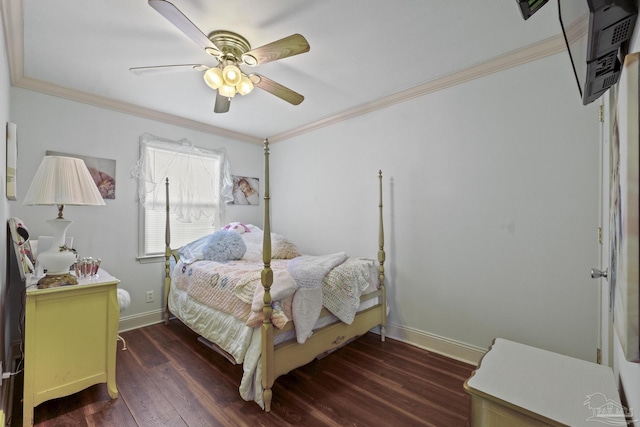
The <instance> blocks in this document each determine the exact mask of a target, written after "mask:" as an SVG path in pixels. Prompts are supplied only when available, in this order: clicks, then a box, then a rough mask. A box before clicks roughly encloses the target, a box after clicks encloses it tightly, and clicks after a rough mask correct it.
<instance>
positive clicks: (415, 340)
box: [118, 309, 487, 365]
mask: <svg viewBox="0 0 640 427" xmlns="http://www.w3.org/2000/svg"><path fill="white" fill-rule="evenodd" d="M163 321H164V310H162V309H159V310H153V311H148V312H146V313H141V314H136V315H133V316H124V317H121V318H120V327H119V328H118V330H119V332H125V331H130V330H132V329H138V328H142V327H145V326H150V325H155V324H156V323H162V322H163ZM386 336H388V337H389V338H393V339H394V340H398V341H402V342H405V343H407V344H410V345H413V346H415V347H419V348H423V349H425V350H428V351H432V352H434V353H438V354H441V355H443V356H446V357H450V358H451V359H455V360H459V361H461V362H465V363H469V364H471V365H477V364H478V362H480V359H481V358H482V356H483V355H484V353H485V352H486V351H487V350H486V349H483V348H480V347H475V346H472V345H469V344H465V343H462V342H459V341H455V340H452V339H449V338H445V337H441V336H439V335H435V334H430V333H428V332H424V331H419V330H417V329H412V328H408V327H406V326H402V325H393V324H388V325H387V328H386Z"/></svg>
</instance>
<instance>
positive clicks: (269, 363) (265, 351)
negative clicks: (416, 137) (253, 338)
mask: <svg viewBox="0 0 640 427" xmlns="http://www.w3.org/2000/svg"><path fill="white" fill-rule="evenodd" d="M269 200H270V198H269V140H268V139H265V140H264V224H263V229H264V231H263V238H262V261H263V262H264V269H263V270H262V274H261V281H262V286H263V287H264V299H263V303H264V305H263V307H262V313H263V315H264V320H263V322H262V331H261V332H262V355H261V358H262V388H263V389H264V391H263V398H264V410H265V411H266V412H269V411H271V398H272V395H273V392H272V391H271V387H272V385H273V383H274V382H275V377H274V363H273V361H274V348H273V325H272V324H271V311H272V309H271V285H272V284H273V270H271V221H270V219H269Z"/></svg>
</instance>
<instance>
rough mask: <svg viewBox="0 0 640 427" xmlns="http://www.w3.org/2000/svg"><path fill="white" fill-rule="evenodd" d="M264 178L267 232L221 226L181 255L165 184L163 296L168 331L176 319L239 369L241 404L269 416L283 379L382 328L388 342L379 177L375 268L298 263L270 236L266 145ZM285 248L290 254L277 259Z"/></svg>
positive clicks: (349, 262)
mask: <svg viewBox="0 0 640 427" xmlns="http://www.w3.org/2000/svg"><path fill="white" fill-rule="evenodd" d="M264 171H265V172H264V173H265V178H264V186H265V188H264V225H263V227H264V230H260V229H259V228H258V227H255V226H251V225H245V224H239V223H234V224H233V225H231V224H230V225H229V226H227V227H226V228H227V230H224V231H225V232H223V230H220V232H216V233H214V234H212V235H210V236H207V237H206V238H205V240H201V241H199V242H195V243H194V244H190V245H191V246H190V245H185V246H183V247H182V248H180V249H172V248H171V245H170V236H171V233H170V227H169V182H168V181H167V193H166V197H167V205H166V209H167V221H166V231H165V242H166V250H165V279H164V280H165V283H164V286H165V289H164V292H165V324H168V322H169V317H170V314H173V315H174V316H175V317H177V318H178V319H179V320H180V321H181V322H183V323H184V324H185V325H187V326H188V327H189V328H191V329H192V330H194V331H195V332H196V333H198V334H199V335H200V336H201V338H200V339H201V340H202V341H203V342H204V343H205V344H207V345H209V346H210V347H211V348H212V349H214V350H216V351H218V352H219V353H221V354H223V355H224V356H225V357H227V359H229V360H230V361H231V362H232V363H242V364H243V371H244V373H243V378H242V381H241V384H240V394H241V396H242V397H243V398H244V399H245V400H254V401H255V402H256V403H258V404H259V405H260V406H261V407H262V408H263V409H264V410H265V411H267V412H268V411H270V409H271V401H272V391H271V388H272V386H273V384H274V382H275V380H276V378H278V377H279V376H280V375H284V374H286V373H288V372H289V371H291V370H293V369H295V368H297V367H300V366H303V365H305V364H307V363H309V362H311V361H312V360H313V359H314V358H316V357H318V356H321V355H323V354H326V353H328V352H331V351H333V350H335V349H336V348H338V347H340V346H342V345H345V344H346V343H348V342H350V341H351V340H353V339H355V338H357V337H359V336H361V335H363V334H365V333H366V332H367V331H369V330H370V329H372V328H374V327H376V326H380V333H381V339H382V341H384V339H385V326H386V316H387V304H386V293H385V286H384V261H385V252H384V229H383V221H382V172H379V174H378V178H379V192H380V203H379V237H378V241H379V248H378V260H377V263H376V262H375V261H374V260H371V259H364V258H351V257H346V254H344V253H338V254H331V255H327V256H306V255H300V254H298V253H297V249H295V245H293V246H291V245H289V244H290V242H288V241H287V240H286V239H284V238H282V236H279V235H277V234H275V233H272V232H271V223H270V216H269V212H270V209H269V200H270V199H269V143H268V140H265V143H264ZM234 230H235V231H240V233H238V234H236V233H235V232H234ZM214 235H216V236H214ZM237 236H240V237H237ZM214 237H215V238H221V237H222V238H224V239H230V241H232V242H234V243H229V242H228V241H227V240H224V243H223V244H221V243H220V240H217V241H216V243H212V239H213V238H214ZM238 239H240V240H241V241H240V240H238ZM257 239H258V240H260V241H259V242H258V244H259V248H258V251H257V254H258V259H256V257H255V256H248V255H247V254H250V253H252V254H253V255H256V250H255V249H256V248H255V247H254V245H255V243H256V241H257ZM288 245H289V246H288ZM283 246H284V247H285V248H286V249H288V250H284V251H283ZM238 247H240V248H241V249H242V248H244V252H241V253H243V254H244V255H242V256H241V257H239V256H231V257H227V258H223V259H222V260H221V259H220V254H221V253H222V252H224V255H225V256H227V255H228V254H229V251H231V252H233V251H234V248H238ZM202 248H205V249H204V250H202ZM220 248H224V251H222V250H220ZM229 248H231V249H229ZM292 248H293V249H292ZM251 249H253V250H251ZM198 251H200V252H207V251H209V253H214V254H215V256H213V257H209V258H207V257H202V256H198V254H196V255H195V256H194V253H196V252H198ZM201 258H207V259H204V260H203V259H201ZM259 258H261V260H260V259H259ZM293 319H295V326H294V321H293Z"/></svg>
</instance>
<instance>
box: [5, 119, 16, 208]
mask: <svg viewBox="0 0 640 427" xmlns="http://www.w3.org/2000/svg"><path fill="white" fill-rule="evenodd" d="M6 132H7V183H6V184H7V199H9V200H17V199H16V195H17V188H16V177H17V175H16V174H17V169H16V168H17V166H18V127H17V126H16V124H15V123H7V131H6Z"/></svg>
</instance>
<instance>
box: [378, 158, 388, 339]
mask: <svg viewBox="0 0 640 427" xmlns="http://www.w3.org/2000/svg"><path fill="white" fill-rule="evenodd" d="M378 181H379V182H380V204H379V205H378V206H379V209H380V231H379V234H378V275H379V277H380V289H381V290H382V294H381V297H380V304H381V305H382V320H381V323H380V338H381V339H382V341H384V340H385V334H386V327H387V293H386V290H385V286H384V261H385V259H386V256H385V253H384V226H383V221H382V170H379V171H378Z"/></svg>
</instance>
